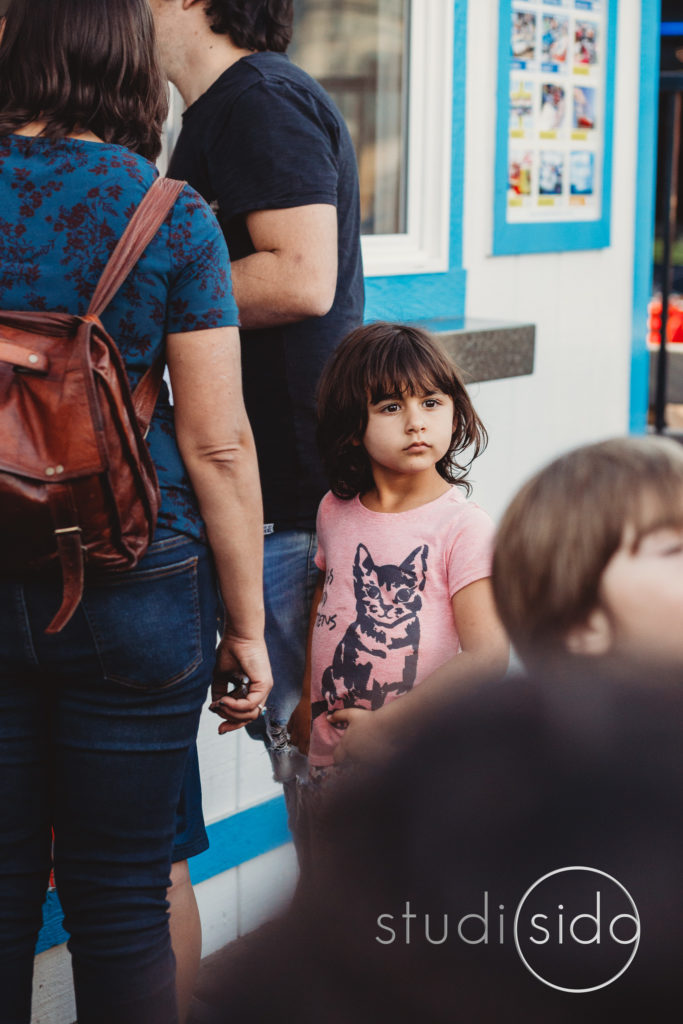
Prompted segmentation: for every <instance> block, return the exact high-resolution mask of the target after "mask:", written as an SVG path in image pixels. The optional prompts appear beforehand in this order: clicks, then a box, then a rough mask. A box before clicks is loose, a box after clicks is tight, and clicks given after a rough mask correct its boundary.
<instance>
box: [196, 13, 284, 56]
mask: <svg viewBox="0 0 683 1024" xmlns="http://www.w3.org/2000/svg"><path fill="white" fill-rule="evenodd" d="M206 14H207V17H208V19H209V24H210V25H211V29H212V31H213V32H215V33H216V34H217V35H229V36H230V38H231V39H232V41H233V43H234V44H235V46H239V47H240V48H241V49H243V50H274V51H275V53H285V52H286V50H287V47H288V46H289V44H290V42H291V39H292V19H293V17H294V5H293V2H292V0H208V2H207V4H206Z"/></svg>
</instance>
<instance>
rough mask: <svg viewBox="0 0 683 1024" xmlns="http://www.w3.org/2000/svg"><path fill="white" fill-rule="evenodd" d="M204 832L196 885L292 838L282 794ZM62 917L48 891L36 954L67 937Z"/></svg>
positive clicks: (197, 859)
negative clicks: (205, 844) (205, 841)
mask: <svg viewBox="0 0 683 1024" xmlns="http://www.w3.org/2000/svg"><path fill="white" fill-rule="evenodd" d="M207 832H208V834H209V842H210V843H211V846H210V847H209V849H208V850H207V851H206V852H205V853H201V854H200V855H199V856H198V857H193V858H192V860H191V861H190V870H191V874H192V881H193V883H194V884H195V885H197V884H198V883H199V882H204V881H206V879H207V878H213V876H214V875H219V874H220V873H221V872H222V871H229V870H230V868H234V867H237V865H238V864H242V863H244V861H247V860H252V859H253V858H254V857H260V856H261V854H263V853H269V852H270V850H275V849H277V847H278V846H284V844H285V843H289V842H290V841H291V838H292V837H291V835H290V833H289V829H288V828H287V809H286V807H285V801H284V797H282V796H277V797H274V798H273V799H272V800H267V801H266V802H265V803H262V804H257V805H256V806H255V807H248V808H247V809H246V810H245V811H239V812H238V813H237V814H233V815H231V816H230V817H229V818H223V820H222V821H216V822H214V824H213V825H209V827H208V828H207ZM62 916H63V915H62V908H61V905H60V902H59V898H58V896H57V893H56V892H49V893H48V894H47V898H46V900H45V904H44V906H43V927H42V929H41V932H40V935H39V936H38V943H37V945H36V953H43V952H45V950H46V949H50V948H51V947H52V946H60V945H61V944H62V943H63V942H66V940H67V939H68V937H69V936H68V935H67V933H66V932H65V931H64V927H63V925H62Z"/></svg>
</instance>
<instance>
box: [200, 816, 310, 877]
mask: <svg viewBox="0 0 683 1024" xmlns="http://www.w3.org/2000/svg"><path fill="white" fill-rule="evenodd" d="M207 832H208V833H209V842H210V843H211V846H210V847H209V849H208V850H207V851H206V852H205V853H200V854H199V856H198V857H193V858H192V860H191V861H190V871H191V874H192V882H193V883H194V884H195V885H197V883H198V882H204V881H206V879H207V878H213V876H214V875H218V874H220V873H221V871H228V870H229V869H230V868H235V867H237V865H238V864H242V863H244V861H245V860H252V858H254V857H260V856H261V854H262V853H268V852H269V851H270V850H275V849H276V848H277V847H278V846H284V844H285V843H289V842H290V841H291V838H292V837H291V835H290V832H289V829H288V827H287V809H286V807H285V799H284V797H283V796H276V797H274V798H273V799H272V800H267V801H266V802H265V803H262V804H257V805H256V806H255V807H249V808H247V810H246V811H240V812H239V813H238V814H233V815H231V816H230V817H229V818H223V820H222V821H216V822H214V824H213V825H209V827H208V829H207Z"/></svg>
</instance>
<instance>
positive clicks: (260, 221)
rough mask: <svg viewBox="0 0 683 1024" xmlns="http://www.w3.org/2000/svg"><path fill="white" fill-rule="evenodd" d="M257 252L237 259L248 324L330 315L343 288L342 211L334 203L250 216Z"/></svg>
mask: <svg viewBox="0 0 683 1024" xmlns="http://www.w3.org/2000/svg"><path fill="white" fill-rule="evenodd" d="M247 228H248V229H249V234H250V235H251V240H252V243H253V245H254V248H255V249H256V252H255V253H253V254H252V255H251V256H245V258H244V259H241V260H236V261H234V262H233V263H232V264H231V271H232V285H233V290H234V294H235V300H236V302H237V307H238V309H239V313H240V321H241V323H242V326H243V327H272V326H275V325H277V324H287V323H296V322H297V321H298V320H307V319H308V318H309V317H316V316H318V317H320V316H324V315H325V314H326V313H327V312H328V311H329V309H330V307H331V306H332V303H333V301H334V295H335V291H336V288H337V210H336V207H334V206H331V205H329V204H323V203H318V204H314V205H311V206H295V207H292V208H290V209H286V210H256V211H254V212H253V213H250V214H248V215H247Z"/></svg>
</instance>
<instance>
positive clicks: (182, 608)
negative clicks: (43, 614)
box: [83, 556, 202, 690]
mask: <svg viewBox="0 0 683 1024" xmlns="http://www.w3.org/2000/svg"><path fill="white" fill-rule="evenodd" d="M198 562H199V559H198V558H197V557H196V556H193V557H191V558H186V559H185V560H184V561H181V562H176V563H174V564H172V565H159V566H156V567H154V568H149V569H144V568H143V569H137V570H134V571H133V572H127V573H122V574H120V575H115V574H111V575H110V576H108V577H106V579H100V580H98V581H97V582H96V583H93V584H88V585H87V586H86V591H85V594H84V597H83V610H84V612H85V615H86V618H87V620H88V624H89V626H90V630H91V633H92V636H93V640H94V642H95V646H96V648H97V653H98V656H99V659H100V663H101V665H102V671H103V673H104V676H105V678H106V679H109V680H110V681H111V682H115V683H122V684H123V685H124V686H132V687H136V688H138V689H145V690H150V689H162V688H163V687H167V686H172V685H173V684H174V683H179V682H181V681H182V680H183V679H186V678H187V677H188V676H189V675H191V674H192V673H193V672H194V671H195V669H196V668H198V666H199V665H200V664H201V661H202V634H201V616H200V606H199V588H198V581H197V566H198ZM143 565H144V563H143Z"/></svg>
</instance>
